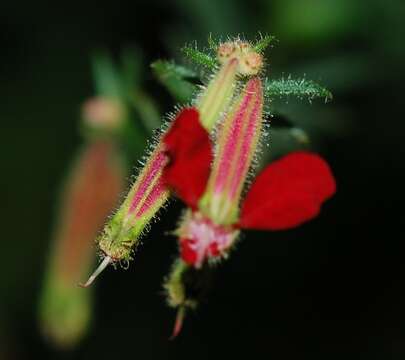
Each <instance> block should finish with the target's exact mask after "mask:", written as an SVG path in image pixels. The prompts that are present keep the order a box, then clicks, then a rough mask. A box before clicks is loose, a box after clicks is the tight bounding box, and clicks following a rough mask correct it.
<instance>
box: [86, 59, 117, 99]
mask: <svg viewBox="0 0 405 360" xmlns="http://www.w3.org/2000/svg"><path fill="white" fill-rule="evenodd" d="M92 70H93V77H94V83H95V87H96V93H97V95H99V96H105V97H113V98H122V91H123V89H122V84H121V78H120V74H119V72H118V71H117V68H116V67H115V65H114V62H113V61H112V59H111V57H110V56H109V55H108V53H107V52H105V51H98V52H96V53H95V54H94V55H93V57H92Z"/></svg>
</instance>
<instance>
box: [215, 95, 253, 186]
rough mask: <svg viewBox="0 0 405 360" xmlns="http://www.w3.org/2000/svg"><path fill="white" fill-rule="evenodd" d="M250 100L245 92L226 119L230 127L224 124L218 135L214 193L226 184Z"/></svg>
mask: <svg viewBox="0 0 405 360" xmlns="http://www.w3.org/2000/svg"><path fill="white" fill-rule="evenodd" d="M247 90H248V89H246V91H247ZM251 99H252V93H251V92H247V93H246V95H245V97H244V98H243V99H242V101H241V104H240V107H239V108H238V109H237V110H236V111H235V112H232V113H231V115H230V117H229V118H227V119H226V122H228V123H230V125H228V124H224V125H223V127H222V129H221V130H222V132H221V133H220V135H219V142H220V148H219V151H218V154H216V159H218V160H217V161H218V167H217V169H218V170H217V172H216V174H215V180H214V189H215V192H216V193H219V192H221V191H222V190H223V188H224V186H225V184H226V181H227V174H228V173H229V171H230V168H231V166H232V161H233V159H234V156H235V151H236V149H237V145H238V142H239V138H238V137H239V134H240V133H241V129H243V121H244V118H245V116H246V110H247V109H248V108H249V106H250V102H251ZM232 117H233V118H232ZM222 144H223V145H222ZM214 166H215V165H214Z"/></svg>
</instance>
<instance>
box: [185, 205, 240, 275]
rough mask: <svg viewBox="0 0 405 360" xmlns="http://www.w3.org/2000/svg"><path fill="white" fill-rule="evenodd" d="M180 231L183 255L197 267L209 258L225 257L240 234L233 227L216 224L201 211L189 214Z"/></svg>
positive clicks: (189, 262) (187, 261)
mask: <svg viewBox="0 0 405 360" xmlns="http://www.w3.org/2000/svg"><path fill="white" fill-rule="evenodd" d="M180 231H181V236H180V247H181V257H182V259H183V260H184V261H185V262H186V263H188V264H190V265H193V266H195V267H196V268H199V267H201V265H202V264H203V262H204V260H205V259H207V258H208V259H213V258H220V257H225V256H226V253H227V250H228V249H229V248H230V247H231V246H232V244H233V243H234V241H235V239H236V237H237V235H238V231H237V230H235V229H233V228H232V227H230V226H223V225H216V224H214V223H213V222H212V221H211V220H210V219H208V218H206V217H204V216H203V215H202V214H201V213H199V212H195V213H192V214H191V215H190V216H188V217H187V218H186V219H185V221H184V223H183V225H182V227H181V229H180Z"/></svg>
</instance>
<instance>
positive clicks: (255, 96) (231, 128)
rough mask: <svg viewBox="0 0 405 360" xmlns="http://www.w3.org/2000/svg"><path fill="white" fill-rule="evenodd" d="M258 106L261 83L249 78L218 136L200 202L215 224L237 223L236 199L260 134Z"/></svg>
mask: <svg viewBox="0 0 405 360" xmlns="http://www.w3.org/2000/svg"><path fill="white" fill-rule="evenodd" d="M262 107H263V94H262V84H261V81H260V79H259V78H253V79H251V80H250V81H248V83H247V84H246V86H245V89H244V92H243V94H242V95H241V97H240V98H239V100H238V101H237V102H236V103H235V104H234V105H233V108H232V110H231V112H230V113H229V115H228V116H227V118H226V119H225V123H224V125H223V126H222V128H221V130H220V132H219V133H218V141H219V149H218V151H217V153H216V154H215V160H214V166H213V171H212V173H211V177H210V179H209V184H208V190H207V192H206V194H205V197H204V198H203V200H202V202H201V206H202V209H203V211H204V212H206V213H207V214H208V213H209V216H210V217H211V218H212V219H213V221H214V222H216V223H217V224H232V223H233V222H235V221H236V220H237V218H236V217H237V214H238V207H239V196H240V193H241V190H242V188H243V184H244V182H245V180H246V175H247V172H248V170H249V168H250V165H251V162H252V159H253V155H254V153H255V150H256V147H257V143H258V138H259V135H260V129H261V115H262Z"/></svg>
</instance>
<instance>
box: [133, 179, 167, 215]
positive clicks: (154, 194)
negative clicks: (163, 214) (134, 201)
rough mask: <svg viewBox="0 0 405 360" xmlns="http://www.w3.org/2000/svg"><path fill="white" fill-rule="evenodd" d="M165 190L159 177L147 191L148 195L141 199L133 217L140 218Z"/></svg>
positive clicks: (159, 198)
mask: <svg viewBox="0 0 405 360" xmlns="http://www.w3.org/2000/svg"><path fill="white" fill-rule="evenodd" d="M166 192H167V189H166V187H165V186H164V185H163V183H162V181H161V178H160V177H159V179H158V180H157V181H156V183H155V184H153V187H152V189H151V191H150V192H149V194H148V196H147V197H146V198H145V200H144V201H143V204H142V206H141V208H140V209H139V211H138V212H137V213H136V215H135V217H136V218H140V217H141V216H143V215H145V213H146V212H148V211H149V210H150V209H151V208H153V207H154V206H155V205H156V204H157V203H159V201H160V200H161V199H162V195H163V194H164V193H166Z"/></svg>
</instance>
